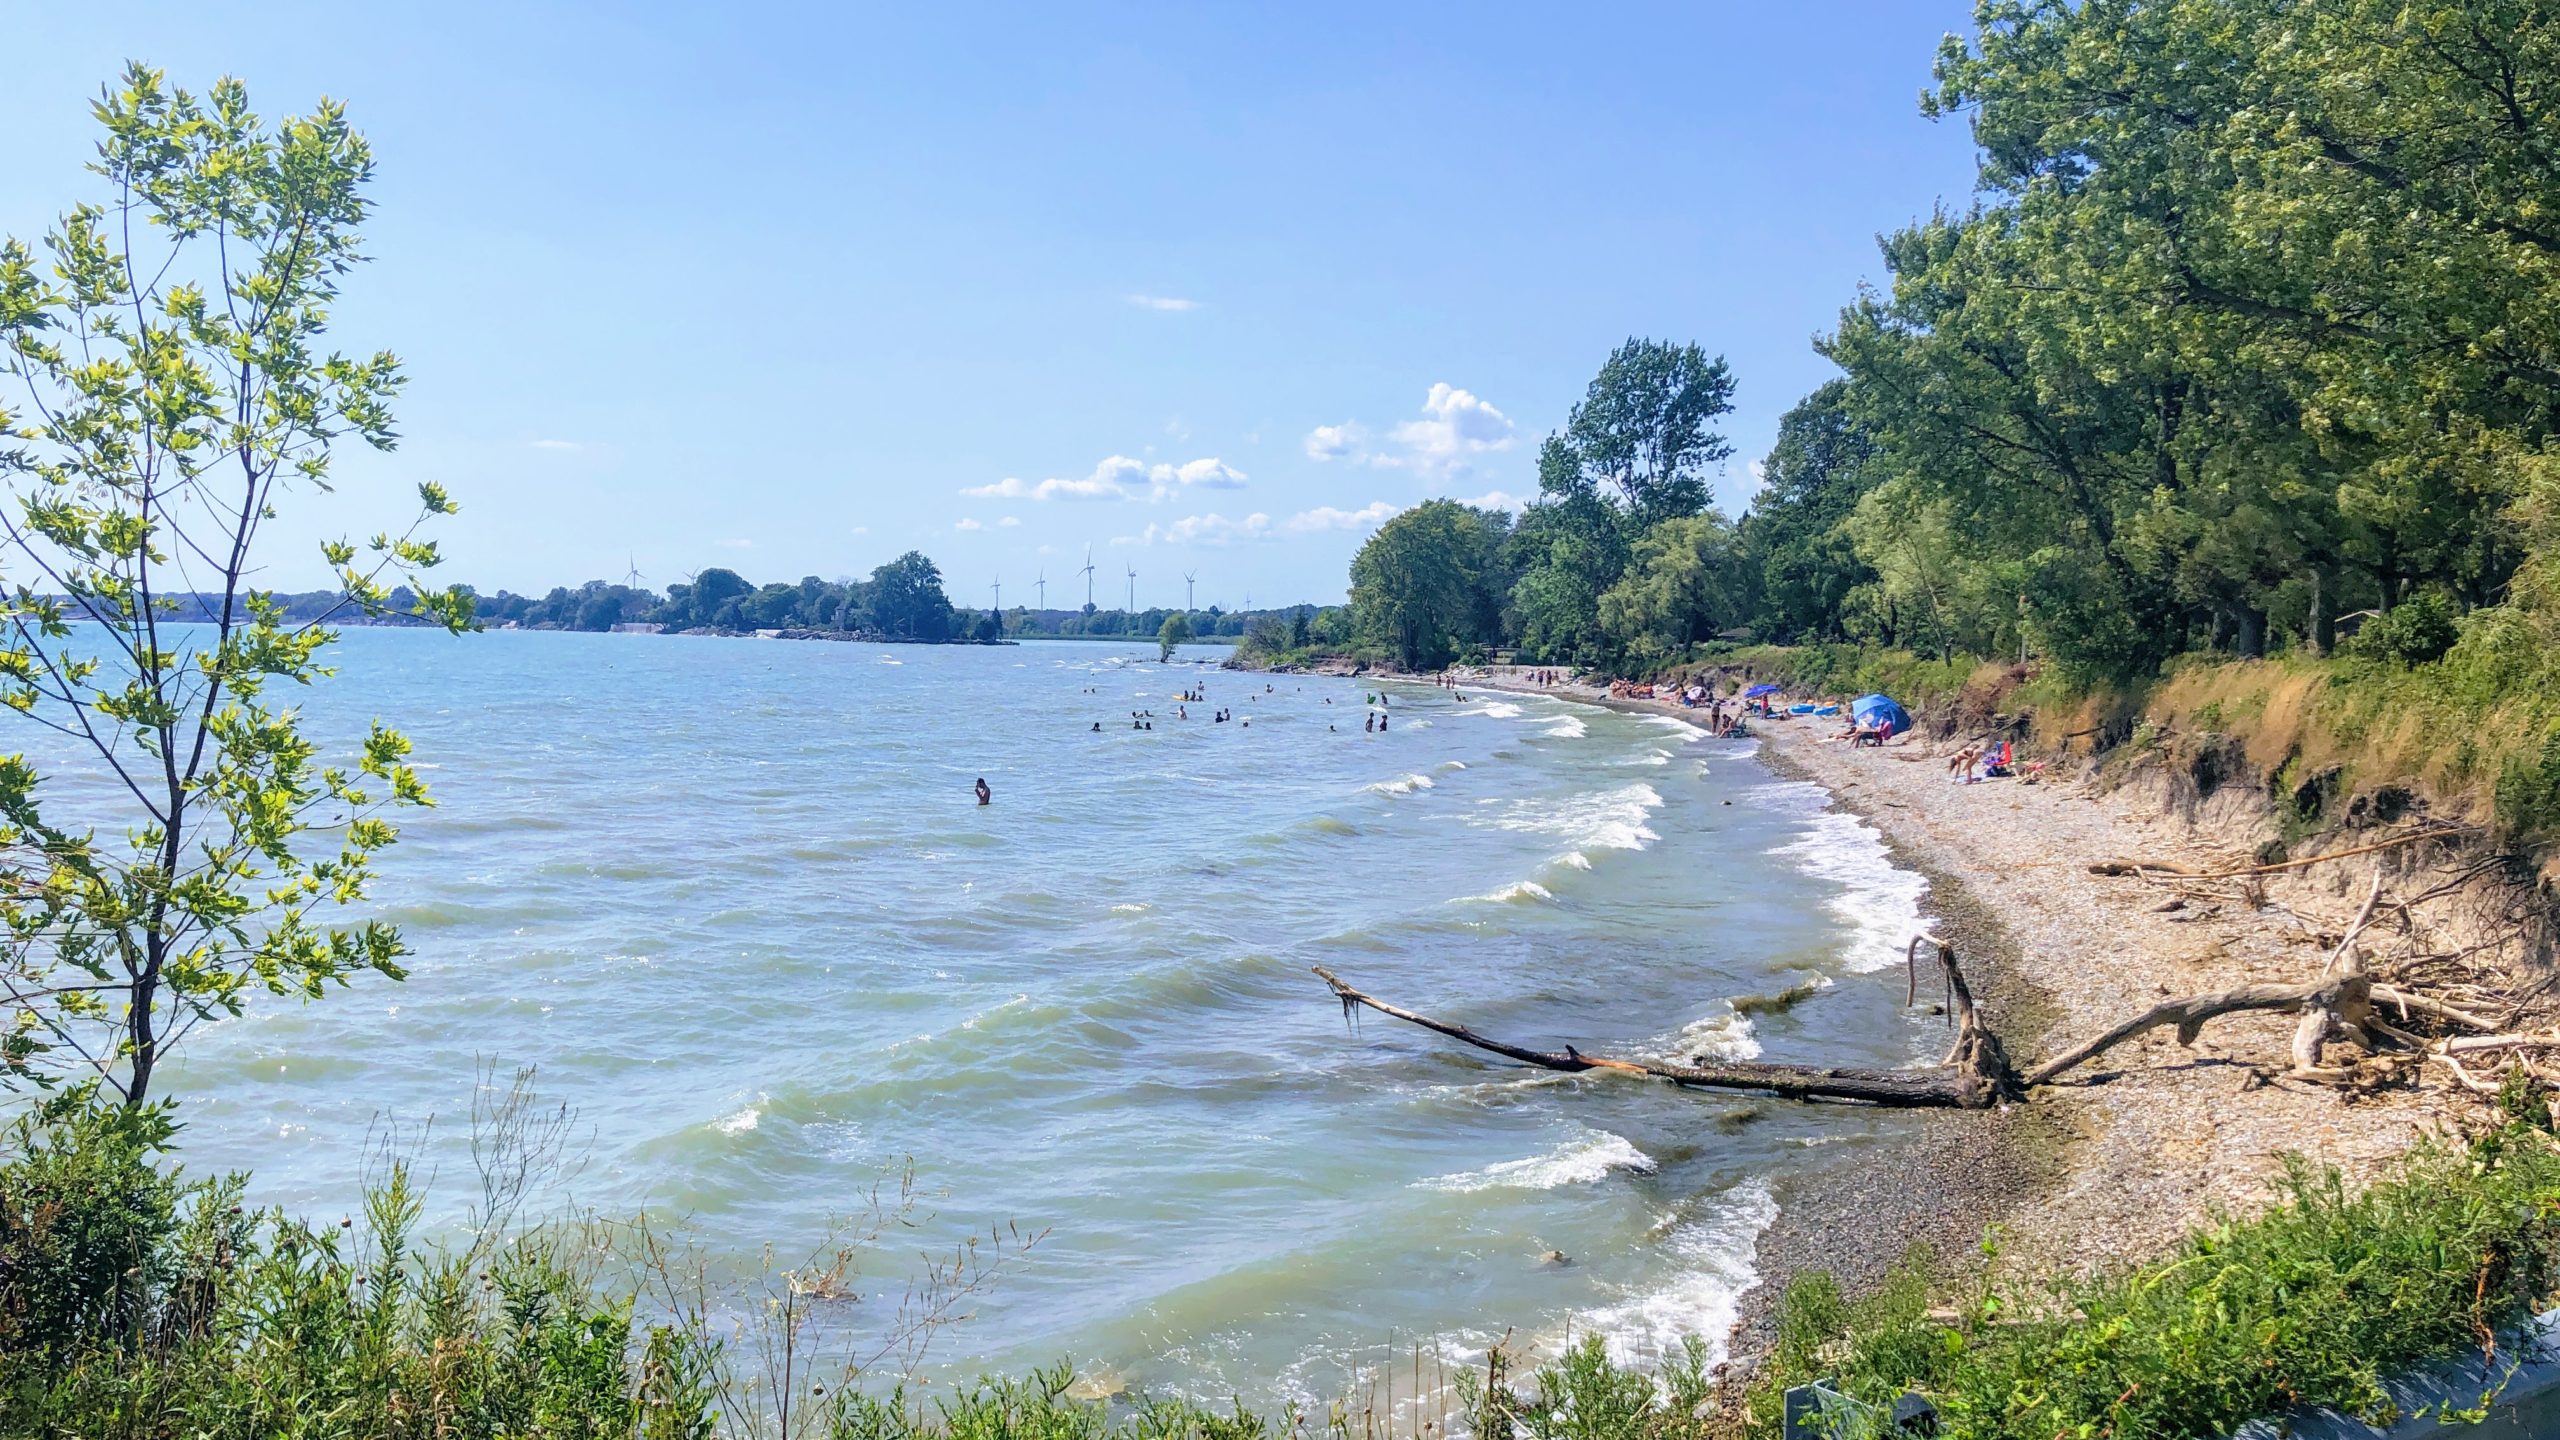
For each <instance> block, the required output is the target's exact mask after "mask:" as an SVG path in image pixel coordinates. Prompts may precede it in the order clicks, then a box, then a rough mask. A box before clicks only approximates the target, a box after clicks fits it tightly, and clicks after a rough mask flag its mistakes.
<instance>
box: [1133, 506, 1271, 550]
mask: <svg viewBox="0 0 2560 1440" xmlns="http://www.w3.org/2000/svg"><path fill="white" fill-rule="evenodd" d="M1270 537H1271V517H1270V516H1268V515H1265V514H1263V513H1262V512H1260V511H1258V510H1257V511H1255V512H1254V513H1253V514H1250V515H1247V516H1245V517H1244V518H1243V519H1241V520H1231V519H1229V518H1227V517H1226V516H1224V515H1217V514H1207V515H1185V516H1183V517H1182V518H1181V519H1179V520H1172V521H1168V522H1166V523H1164V524H1162V525H1149V526H1148V527H1147V528H1146V529H1144V530H1141V531H1139V532H1138V533H1137V534H1135V535H1115V536H1113V537H1111V543H1112V544H1114V545H1154V544H1158V543H1162V544H1166V545H1203V546H1212V547H1215V546H1223V545H1234V544H1237V543H1239V542H1241V541H1246V540H1267V539H1269V538H1270Z"/></svg>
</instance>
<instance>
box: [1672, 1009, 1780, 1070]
mask: <svg viewBox="0 0 2560 1440" xmlns="http://www.w3.org/2000/svg"><path fill="white" fill-rule="evenodd" d="M1672 1048H1673V1050H1674V1051H1675V1052H1676V1053H1677V1054H1678V1055H1679V1056H1680V1057H1681V1058H1683V1059H1688V1058H1696V1059H1700V1060H1752V1059H1757V1058H1758V1057H1759V1054H1760V1037H1759V1035H1758V1034H1757V1033H1755V1030H1754V1028H1753V1026H1752V1024H1751V1017H1750V1016H1748V1015H1746V1014H1743V1013H1742V1012H1741V1011H1739V1010H1727V1011H1725V1012H1724V1013H1723V1014H1721V1015H1710V1016H1708V1017H1706V1018H1705V1019H1703V1020H1692V1021H1690V1022H1689V1023H1688V1024H1687V1025H1684V1026H1682V1027H1681V1028H1680V1038H1679V1039H1678V1040H1677V1041H1674V1042H1673V1046H1672Z"/></svg>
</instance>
